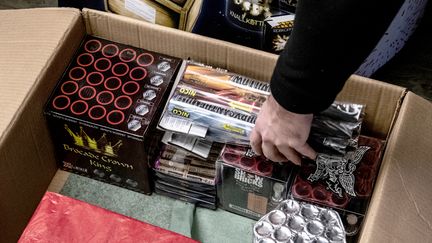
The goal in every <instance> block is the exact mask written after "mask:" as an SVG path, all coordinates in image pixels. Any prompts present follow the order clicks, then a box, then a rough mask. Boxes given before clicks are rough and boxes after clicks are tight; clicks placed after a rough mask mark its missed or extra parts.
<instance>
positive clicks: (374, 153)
mask: <svg viewBox="0 0 432 243" xmlns="http://www.w3.org/2000/svg"><path fill="white" fill-rule="evenodd" d="M358 143H359V144H358V148H357V149H356V150H355V151H351V152H348V153H347V154H346V155H345V156H344V157H343V158H342V159H340V157H335V156H328V155H318V159H317V160H316V161H315V162H312V161H303V163H302V166H301V168H300V170H298V173H295V175H294V176H293V183H292V186H291V190H290V195H291V196H292V197H293V198H295V199H297V200H302V201H306V202H309V203H314V204H318V205H321V206H325V207H329V208H332V209H334V210H336V211H338V212H339V214H340V215H341V217H342V221H343V223H344V225H345V228H346V231H347V238H348V241H349V242H355V239H356V237H357V233H359V231H360V229H361V225H362V221H363V219H364V217H365V214H366V210H367V208H368V205H369V201H370V199H371V196H372V191H373V187H374V183H375V180H376V177H377V175H378V170H379V167H380V161H381V153H382V150H383V141H382V140H380V139H376V138H373V137H367V136H363V135H362V136H360V137H359V141H358Z"/></svg>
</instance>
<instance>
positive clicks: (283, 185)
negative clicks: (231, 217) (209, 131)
mask: <svg viewBox="0 0 432 243" xmlns="http://www.w3.org/2000/svg"><path fill="white" fill-rule="evenodd" d="M293 168H294V166H293V164H291V163H273V162H271V161H268V160H267V159H266V158H264V157H262V156H257V155H254V153H253V152H252V150H251V149H250V148H247V147H242V146H235V145H225V146H224V148H223V150H222V152H221V154H220V157H219V158H218V160H217V170H218V184H217V189H218V198H219V205H220V206H221V207H222V208H223V209H225V210H227V211H230V212H233V213H236V214H240V215H243V216H246V217H249V218H252V219H259V218H261V217H262V216H263V215H265V214H266V213H268V212H269V211H271V210H272V209H274V208H275V207H276V206H277V205H278V204H279V203H280V202H282V201H283V200H284V199H286V197H287V192H288V191H289V179H290V175H291V171H292V170H293Z"/></svg>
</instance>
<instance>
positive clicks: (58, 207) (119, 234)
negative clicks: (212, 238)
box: [18, 192, 198, 243]
mask: <svg viewBox="0 0 432 243" xmlns="http://www.w3.org/2000/svg"><path fill="white" fill-rule="evenodd" d="M18 242H20V243H26V242H148V243H150V242H151V243H192V242H198V241H195V240H193V239H190V238H188V237H185V236H182V235H180V234H177V233H174V232H171V231H168V230H165V229H162V228H159V227H157V226H154V225H150V224H147V223H144V222H141V221H138V220H135V219H132V218H129V217H126V216H123V215H120V214H117V213H114V212H111V211H108V210H106V209H103V208H99V207H97V206H93V205H90V204H88V203H85V202H82V201H79V200H76V199H72V198H69V197H66V196H62V195H59V194H56V193H53V192H47V193H46V194H45V195H44V197H43V198H42V201H41V203H40V204H39V206H38V208H37V209H36V211H35V213H34V214H33V217H32V218H31V220H30V222H29V224H28V225H27V227H26V229H25V230H24V232H23V233H22V235H21V238H20V239H19V241H18Z"/></svg>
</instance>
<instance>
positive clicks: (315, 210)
mask: <svg viewBox="0 0 432 243" xmlns="http://www.w3.org/2000/svg"><path fill="white" fill-rule="evenodd" d="M253 233H254V243H261V242H320V243H321V242H335V243H346V236H345V235H346V233H345V229H344V226H343V224H342V220H341V218H340V216H339V214H338V213H337V212H336V211H334V210H331V209H328V208H323V207H318V206H316V205H312V204H308V203H304V202H298V201H296V200H293V199H288V200H286V201H283V202H282V203H281V204H279V205H278V206H277V208H276V209H275V210H273V211H271V212H270V213H268V214H266V215H265V216H263V217H262V218H261V219H260V220H259V221H258V222H257V223H256V224H255V225H254V228H253Z"/></svg>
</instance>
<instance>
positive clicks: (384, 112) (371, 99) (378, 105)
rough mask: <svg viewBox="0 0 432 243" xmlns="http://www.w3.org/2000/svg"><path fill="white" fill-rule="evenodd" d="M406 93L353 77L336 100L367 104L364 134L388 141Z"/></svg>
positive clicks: (393, 87) (392, 87) (391, 86)
mask: <svg viewBox="0 0 432 243" xmlns="http://www.w3.org/2000/svg"><path fill="white" fill-rule="evenodd" d="M405 93H406V89H405V88H402V87H399V86H396V85H392V84H388V83H384V82H381V81H377V80H373V79H369V78H365V77H361V76H357V75H352V76H351V77H350V78H349V79H348V81H347V82H346V84H345V86H344V88H343V90H342V91H341V92H340V93H339V95H338V96H337V98H336V99H337V100H339V101H350V102H354V103H359V104H366V115H365V121H364V123H363V127H362V133H363V134H365V135H368V136H372V137H376V138H380V139H386V138H387V135H388V134H389V132H390V129H391V126H392V124H393V121H394V119H395V117H396V115H397V111H398V109H399V108H400V104H401V102H402V99H403V97H404V95H405Z"/></svg>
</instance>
